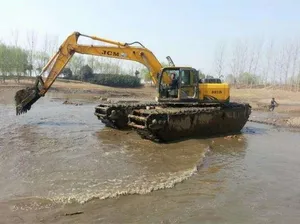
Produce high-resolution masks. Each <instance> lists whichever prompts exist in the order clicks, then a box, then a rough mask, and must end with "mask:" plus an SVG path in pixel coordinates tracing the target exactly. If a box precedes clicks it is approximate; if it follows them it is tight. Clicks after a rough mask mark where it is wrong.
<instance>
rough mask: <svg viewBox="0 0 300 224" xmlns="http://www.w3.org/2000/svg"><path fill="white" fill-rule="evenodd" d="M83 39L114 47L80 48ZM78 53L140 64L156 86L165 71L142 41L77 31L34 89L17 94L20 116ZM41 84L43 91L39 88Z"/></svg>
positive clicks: (57, 53)
mask: <svg viewBox="0 0 300 224" xmlns="http://www.w3.org/2000/svg"><path fill="white" fill-rule="evenodd" d="M80 36H84V37H87V38H90V39H93V40H97V41H102V42H105V43H108V44H111V45H112V46H104V45H99V46H97V45H81V44H78V43H77V42H78V38H79V37H80ZM133 44H140V46H131V45H133ZM75 53H79V54H87V55H95V56H103V57H109V58H116V59H123V60H131V61H136V62H139V63H141V64H143V65H145V66H146V67H147V68H148V69H149V71H150V75H151V78H152V81H153V82H154V84H155V85H156V84H157V83H158V74H159V72H160V71H161V69H162V65H161V64H160V62H159V61H158V60H157V58H156V57H155V55H154V54H153V53H152V52H151V51H150V50H149V49H147V48H145V47H144V46H143V45H142V44H141V43H139V42H133V43H121V42H116V41H112V40H107V39H104V38H100V37H96V36H88V35H84V34H80V33H79V32H74V33H72V34H71V35H70V36H68V37H67V39H66V40H65V41H64V42H63V43H62V45H61V46H60V48H59V50H58V51H57V52H56V54H55V55H53V57H52V58H51V59H50V60H49V62H48V63H47V64H46V65H45V67H44V68H43V69H42V71H41V73H40V74H39V76H37V79H36V83H35V86H34V87H33V88H27V89H22V90H19V91H18V92H17V93H16V95H15V102H16V114H17V115H19V114H22V113H26V112H27V111H28V110H30V109H31V106H32V105H33V104H34V103H35V102H36V101H37V100H38V99H39V98H40V97H42V96H44V95H45V94H46V92H47V91H48V90H49V88H50V87H51V86H52V84H53V83H54V81H55V80H56V78H57V77H58V76H59V75H60V74H61V72H62V70H63V69H64V67H65V66H66V65H67V63H68V62H69V61H70V59H71V58H72V57H73V55H74V54H75ZM50 66H52V67H51V69H50V72H49V74H48V76H47V77H46V79H45V80H43V78H42V76H43V74H44V73H45V72H46V71H47V70H48V69H49V68H50ZM163 81H164V82H165V83H169V82H170V78H169V77H168V76H164V77H163ZM39 85H41V88H39Z"/></svg>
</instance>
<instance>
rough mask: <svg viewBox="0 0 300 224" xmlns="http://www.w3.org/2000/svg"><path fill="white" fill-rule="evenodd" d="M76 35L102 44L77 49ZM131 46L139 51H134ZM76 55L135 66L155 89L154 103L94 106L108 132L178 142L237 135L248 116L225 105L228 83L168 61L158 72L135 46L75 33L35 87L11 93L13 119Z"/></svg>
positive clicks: (238, 106) (241, 107) (245, 109)
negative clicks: (139, 66) (145, 73)
mask: <svg viewBox="0 0 300 224" xmlns="http://www.w3.org/2000/svg"><path fill="white" fill-rule="evenodd" d="M80 36H83V37H87V38H90V39H92V40H96V41H101V42H104V43H106V44H105V45H104V44H102V45H83V44H79V43H78V39H79V37H80ZM107 44H109V45H107ZM135 44H137V45H138V46H133V45H135ZM75 53H79V54H87V55H96V56H102V57H109V58H115V59H124V60H131V61H136V62H139V63H141V64H143V65H144V66H146V67H147V68H148V70H149V72H150V75H151V78H152V81H153V83H154V84H155V86H156V90H157V96H156V98H155V100H154V99H153V101H151V102H142V101H140V102H131V103H130V102H117V103H101V104H99V105H97V106H96V107H95V111H94V115H95V116H97V118H98V119H99V120H101V121H102V122H103V123H104V124H105V125H106V126H109V127H111V128H116V129H127V128H132V129H134V130H136V131H137V133H138V134H139V135H140V136H141V137H142V138H146V139H150V140H153V141H159V142H161V141H170V140H171V141H172V140H177V139H178V138H182V137H190V136H211V135H223V134H231V133H237V132H240V130H241V129H242V128H243V127H244V125H245V124H246V122H247V120H248V118H249V115H250V114H251V106H250V105H249V104H248V103H235V102H230V88H229V85H228V84H227V83H222V82H221V81H220V80H219V79H215V80H213V79H210V80H208V79H199V72H198V71H197V70H196V69H195V68H192V67H186V66H176V65H175V64H174V63H173V61H172V59H171V58H170V57H169V56H168V57H167V59H168V61H169V63H170V65H169V66H167V67H162V65H161V63H160V62H159V61H158V60H157V58H156V57H155V55H154V54H153V53H152V52H151V51H150V50H149V49H147V48H146V47H145V46H143V45H142V44H141V43H140V42H137V41H136V42H132V43H121V42H118V41H112V40H108V39H104V38H100V37H96V36H89V35H85V34H81V33H79V32H74V33H72V34H71V35H69V36H68V37H67V38H66V40H65V41H64V42H63V43H62V44H61V46H60V48H59V50H58V51H57V52H56V54H55V55H53V57H52V58H51V59H50V60H49V62H48V63H47V64H46V65H45V67H44V68H43V69H42V71H41V73H40V74H39V75H38V76H37V77H36V82H35V85H34V87H31V88H26V89H22V90H19V91H18V92H17V93H16V95H15V102H16V114H17V115H19V114H22V113H26V112H27V111H28V110H30V109H31V106H32V105H33V104H34V103H35V102H36V101H37V100H38V99H39V98H40V97H43V96H45V94H46V93H47V91H48V90H49V88H50V87H51V86H52V84H53V83H54V81H55V80H56V78H57V77H58V76H59V75H60V74H61V72H62V70H63V68H64V67H65V66H66V64H67V63H68V62H69V60H70V59H71V58H72V56H73V55H74V54H75ZM48 70H49V72H48V74H46V78H45V79H43V75H44V76H45V73H46V72H47V71H48Z"/></svg>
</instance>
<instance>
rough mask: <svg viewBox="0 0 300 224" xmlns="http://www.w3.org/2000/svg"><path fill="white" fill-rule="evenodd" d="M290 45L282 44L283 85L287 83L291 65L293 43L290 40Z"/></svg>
mask: <svg viewBox="0 0 300 224" xmlns="http://www.w3.org/2000/svg"><path fill="white" fill-rule="evenodd" d="M290 43H291V44H290V45H287V44H286V45H285V46H284V56H283V57H284V58H283V59H284V60H283V73H284V85H285V87H287V85H288V81H289V80H288V78H289V70H290V67H291V60H292V58H293V50H294V44H293V43H292V42H290Z"/></svg>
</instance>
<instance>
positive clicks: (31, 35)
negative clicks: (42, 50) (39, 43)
mask: <svg viewBox="0 0 300 224" xmlns="http://www.w3.org/2000/svg"><path fill="white" fill-rule="evenodd" d="M36 39H37V37H36V33H35V32H34V31H31V32H28V33H27V44H28V51H29V64H30V65H31V67H30V68H31V69H30V70H29V74H30V76H31V75H32V71H33V69H34V68H33V64H34V63H33V56H34V53H33V52H34V51H35V47H36Z"/></svg>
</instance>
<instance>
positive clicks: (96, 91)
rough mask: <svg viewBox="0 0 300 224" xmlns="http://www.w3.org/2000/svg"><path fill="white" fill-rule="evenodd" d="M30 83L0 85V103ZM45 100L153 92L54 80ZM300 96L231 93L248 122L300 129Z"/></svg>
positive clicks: (141, 96)
mask: <svg viewBox="0 0 300 224" xmlns="http://www.w3.org/2000/svg"><path fill="white" fill-rule="evenodd" d="M32 85H33V82H32V81H26V80H23V81H22V82H21V83H19V84H18V83H15V82H13V81H8V82H7V83H5V84H0V103H2V104H13V103H14V99H13V98H14V94H15V92H16V91H18V90H19V89H22V88H24V87H26V86H32ZM46 96H47V97H50V98H52V99H58V100H63V101H68V102H69V101H77V102H75V104H76V103H78V101H80V102H79V103H86V102H88V103H94V104H97V103H98V102H101V101H103V100H108V101H120V100H127V101H128V100H129V101H132V100H139V101H143V100H146V101H149V100H154V98H155V96H156V90H155V88H154V87H151V86H144V87H141V88H114V87H108V86H101V85H95V84H90V83H84V82H78V81H74V82H73V81H70V82H66V81H60V80H57V81H56V82H55V83H54V84H53V86H52V87H51V88H50V90H49V91H48V93H47V95H46ZM272 97H275V99H276V100H277V102H278V103H279V106H278V107H276V108H275V110H274V111H272V112H270V111H268V105H269V104H270V101H271V98H272ZM299 99H300V93H299V92H291V91H285V90H278V89H267V88H261V89H236V88H232V89H231V101H235V102H247V103H250V105H251V106H252V110H253V113H252V114H251V116H250V118H249V121H252V122H257V123H264V124H270V125H275V126H280V127H296V128H300V100H299Z"/></svg>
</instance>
